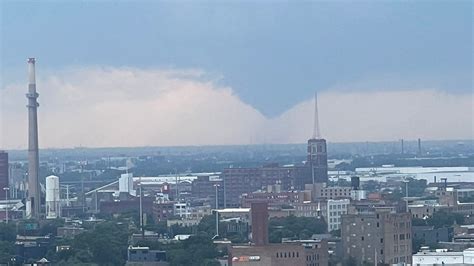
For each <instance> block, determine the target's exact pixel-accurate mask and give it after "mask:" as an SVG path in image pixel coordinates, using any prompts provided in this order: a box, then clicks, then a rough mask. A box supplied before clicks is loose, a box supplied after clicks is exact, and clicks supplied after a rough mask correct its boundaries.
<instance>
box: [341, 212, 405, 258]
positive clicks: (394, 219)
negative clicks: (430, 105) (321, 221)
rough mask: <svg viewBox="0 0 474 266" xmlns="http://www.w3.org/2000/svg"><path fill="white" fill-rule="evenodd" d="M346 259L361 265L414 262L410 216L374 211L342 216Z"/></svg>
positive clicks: (342, 237)
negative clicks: (375, 262)
mask: <svg viewBox="0 0 474 266" xmlns="http://www.w3.org/2000/svg"><path fill="white" fill-rule="evenodd" d="M341 239H342V247H343V253H344V257H345V258H346V259H348V258H350V257H352V258H353V259H355V260H356V261H357V262H358V263H359V264H361V263H364V262H367V263H371V264H372V265H373V264H374V261H377V263H381V264H384V265H385V264H390V265H392V264H398V263H407V264H410V263H411V255H412V252H411V249H412V237H411V215H410V214H409V213H392V212H387V211H375V212H373V213H358V214H348V215H343V216H342V224H341Z"/></svg>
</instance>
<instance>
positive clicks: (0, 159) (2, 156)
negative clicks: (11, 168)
mask: <svg viewBox="0 0 474 266" xmlns="http://www.w3.org/2000/svg"><path fill="white" fill-rule="evenodd" d="M5 187H8V153H6V152H4V151H0V200H4V199H5V193H6V191H5V190H3V188H5Z"/></svg>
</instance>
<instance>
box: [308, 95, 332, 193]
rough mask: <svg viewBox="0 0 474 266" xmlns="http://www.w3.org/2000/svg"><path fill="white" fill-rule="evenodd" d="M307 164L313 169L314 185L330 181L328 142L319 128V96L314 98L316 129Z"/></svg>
mask: <svg viewBox="0 0 474 266" xmlns="http://www.w3.org/2000/svg"><path fill="white" fill-rule="evenodd" d="M306 164H307V165H308V166H309V167H310V168H311V178H312V182H313V184H314V183H321V182H327V181H328V153H327V145H326V140H325V139H324V138H322V137H321V131H320V128H319V114H318V96H317V94H315V96H314V129H313V136H312V138H311V139H309V140H308V151H307V159H306Z"/></svg>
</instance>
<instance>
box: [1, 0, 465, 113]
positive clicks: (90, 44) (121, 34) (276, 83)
mask: <svg viewBox="0 0 474 266" xmlns="http://www.w3.org/2000/svg"><path fill="white" fill-rule="evenodd" d="M0 2H1V9H2V12H1V16H2V18H1V23H2V24H1V34H0V37H1V67H2V73H3V78H4V80H3V83H4V84H6V83H9V82H11V81H17V80H18V79H19V78H23V75H24V71H25V58H26V57H28V56H36V57H37V58H38V62H39V64H40V66H41V67H42V69H43V71H44V69H49V70H51V71H54V70H58V69H61V68H63V67H66V66H71V65H74V66H85V65H86V66H87V65H99V66H104V65H105V66H117V67H120V66H127V67H138V68H156V67H158V68H186V69H188V68H196V69H201V70H204V71H206V73H207V74H208V75H210V76H211V77H212V78H218V79H219V82H220V84H222V85H226V86H231V87H232V88H233V90H234V91H235V92H236V94H237V95H238V96H239V97H240V98H241V99H242V100H243V101H244V102H246V103H248V104H250V105H252V106H253V107H255V108H257V109H258V110H260V111H261V112H262V113H263V114H265V115H269V116H271V117H274V116H276V115H279V114H281V113H282V112H284V111H285V110H287V109H288V108H290V107H291V106H293V105H295V104H297V103H298V102H300V101H302V100H305V99H308V98H309V97H311V95H312V93H313V91H314V90H316V89H317V90H319V91H325V90H330V89H349V90H353V89H359V90H364V89H379V87H383V88H384V89H400V88H411V89H416V88H426V87H431V88H436V89H439V90H444V91H449V92H468V91H471V90H472V74H473V70H472V52H473V50H472V45H473V44H472V2H471V1H335V2H334V1H330V2H329V1H328V2H322V1H312V2H310V1H304V2H302V1H300V2H298V3H295V1H290V2H291V4H290V2H286V1H242V2H238V1H178V3H176V2H175V1H166V2H158V1H42V3H36V2H37V1H5V0H3V1H0ZM296 2H297V1H296Z"/></svg>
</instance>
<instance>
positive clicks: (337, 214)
mask: <svg viewBox="0 0 474 266" xmlns="http://www.w3.org/2000/svg"><path fill="white" fill-rule="evenodd" d="M350 203H351V202H350V200H349V199H328V201H327V207H326V217H325V218H326V223H327V224H328V232H331V231H334V230H338V229H340V227H341V215H343V214H347V211H348V209H349V205H350Z"/></svg>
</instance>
